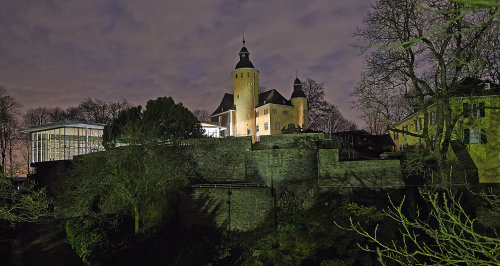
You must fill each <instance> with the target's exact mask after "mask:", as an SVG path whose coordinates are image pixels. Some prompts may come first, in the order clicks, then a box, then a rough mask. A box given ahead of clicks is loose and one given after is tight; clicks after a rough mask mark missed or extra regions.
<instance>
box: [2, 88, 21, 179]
mask: <svg viewBox="0 0 500 266" xmlns="http://www.w3.org/2000/svg"><path fill="white" fill-rule="evenodd" d="M19 108H21V104H20V103H19V102H17V101H16V99H14V98H13V97H11V96H10V95H8V94H7V89H5V88H4V87H0V153H1V156H2V173H3V174H6V159H7V155H8V154H10V168H11V169H12V166H13V161H12V146H13V144H14V137H15V133H16V132H17V129H18V123H17V119H16V115H17V114H18V112H19Z"/></svg>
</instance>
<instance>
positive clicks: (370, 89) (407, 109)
mask: <svg viewBox="0 0 500 266" xmlns="http://www.w3.org/2000/svg"><path fill="white" fill-rule="evenodd" d="M398 90H399V88H398V87H397V86H395V85H393V84H389V83H384V82H377V81H374V80H371V77H370V76H368V75H366V74H365V73H363V74H362V76H361V81H360V82H358V84H357V85H356V87H355V88H354V92H353V95H354V96H355V97H356V101H354V102H353V106H354V107H355V108H356V109H358V110H359V111H361V113H362V115H361V117H362V119H363V120H364V121H365V123H366V125H367V129H368V131H369V132H370V133H372V134H384V133H385V132H386V131H387V126H389V125H391V124H395V123H397V122H399V121H401V120H402V119H403V118H405V117H406V116H408V115H409V114H410V113H411V111H412V108H411V104H410V102H409V101H407V100H406V99H405V98H404V97H403V96H402V95H400V94H398Z"/></svg>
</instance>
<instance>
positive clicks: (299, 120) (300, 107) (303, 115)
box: [291, 77, 309, 128]
mask: <svg viewBox="0 0 500 266" xmlns="http://www.w3.org/2000/svg"><path fill="white" fill-rule="evenodd" d="M291 102H292V106H293V123H294V124H295V125H296V126H299V127H301V128H308V127H309V123H308V115H309V114H308V111H307V99H306V95H305V93H304V91H303V90H302V83H301V82H300V79H299V78H297V77H296V78H295V81H294V82H293V93H292V99H291Z"/></svg>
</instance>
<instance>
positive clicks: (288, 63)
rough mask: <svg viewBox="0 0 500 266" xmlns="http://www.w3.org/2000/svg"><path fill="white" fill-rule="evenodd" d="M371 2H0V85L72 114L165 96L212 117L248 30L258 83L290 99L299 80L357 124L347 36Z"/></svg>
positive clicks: (354, 65)
mask: <svg viewBox="0 0 500 266" xmlns="http://www.w3.org/2000/svg"><path fill="white" fill-rule="evenodd" d="M370 5H371V3H370V1H368V0H355V1H354V0H353V1H289V0H288V1H287V0H274V1H268V0H252V1H237V0H196V1H194V0H182V1H179V0H177V1H161V0H156V1H154V0H141V1H137V0H126V1H125V0H123V1H118V0H117V1H107V0H32V1H28V0H26V1H25V0H0V85H3V86H4V87H6V88H7V89H8V93H9V94H10V95H11V96H13V97H15V98H16V99H17V100H18V101H19V102H20V103H21V104H23V112H24V111H26V110H28V109H30V108H34V107H40V106H47V107H55V106H59V107H62V108H66V107H69V106H76V105H78V103H79V102H80V101H81V100H82V99H83V98H85V97H91V98H97V99H102V100H106V101H117V100H121V99H126V100H128V101H129V102H130V103H131V104H133V105H145V103H146V101H147V100H149V99H155V98H157V97H160V96H172V97H173V98H174V100H175V101H176V102H182V103H183V104H184V105H185V106H186V107H188V108H189V109H191V110H194V109H196V108H198V109H206V110H207V111H208V112H209V113H211V112H212V111H214V110H215V108H217V106H218V104H219V102H220V100H221V98H222V96H223V94H224V92H229V93H232V84H231V75H230V73H231V71H232V70H234V67H235V65H236V63H237V61H238V52H239V50H240V48H241V47H242V34H243V32H245V39H246V47H247V48H248V50H249V51H250V59H251V61H252V62H253V64H254V66H255V67H256V68H257V69H258V70H259V71H260V85H261V86H265V87H267V88H268V89H278V90H279V91H280V92H281V93H282V94H283V95H284V96H285V97H286V98H289V97H290V95H291V93H292V89H293V87H292V83H293V80H294V79H295V71H296V70H297V71H298V75H299V78H301V79H302V80H305V79H306V78H312V79H314V80H316V81H319V82H324V83H325V87H326V98H327V100H328V101H329V102H331V103H333V104H335V105H337V106H338V107H339V109H340V111H341V112H342V113H343V114H344V115H345V116H346V117H347V118H348V119H351V120H355V121H356V122H357V123H358V124H361V120H360V119H359V118H358V116H359V115H358V114H357V113H356V112H355V111H354V110H353V109H352V108H351V101H352V97H351V96H350V94H351V91H352V89H353V87H354V85H355V84H356V82H357V81H358V79H359V74H360V72H361V62H362V58H361V56H360V55H359V49H357V48H355V47H353V46H352V45H354V44H358V42H357V41H356V40H355V39H354V38H353V37H352V33H353V32H354V31H355V29H356V27H357V26H361V25H362V20H363V17H364V16H365V14H366V13H367V12H368V10H369V8H370Z"/></svg>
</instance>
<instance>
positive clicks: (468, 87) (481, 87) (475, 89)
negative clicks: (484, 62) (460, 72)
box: [452, 77, 500, 96]
mask: <svg viewBox="0 0 500 266" xmlns="http://www.w3.org/2000/svg"><path fill="white" fill-rule="evenodd" d="M486 84H489V86H490V88H489V90H487V89H486ZM498 94H500V85H498V84H495V83H493V82H491V81H489V80H480V79H477V78H473V77H467V78H464V79H462V80H461V81H459V82H458V86H457V87H456V88H455V90H453V92H452V95H453V96H484V95H498Z"/></svg>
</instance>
